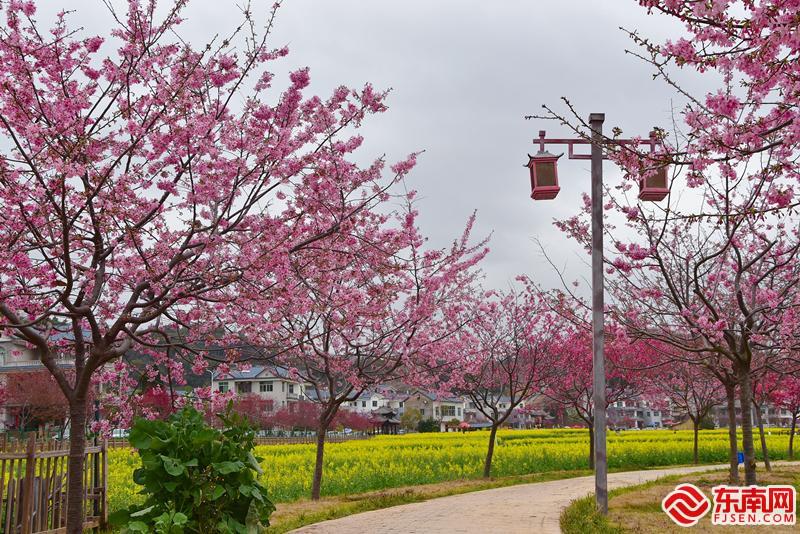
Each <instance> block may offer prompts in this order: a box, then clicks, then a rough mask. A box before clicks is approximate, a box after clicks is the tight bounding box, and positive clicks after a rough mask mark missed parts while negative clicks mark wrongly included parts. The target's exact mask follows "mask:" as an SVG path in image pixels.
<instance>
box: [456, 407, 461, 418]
mask: <svg viewBox="0 0 800 534" xmlns="http://www.w3.org/2000/svg"><path fill="white" fill-rule="evenodd" d="M456 413H458V416H459V417H461V408H457V409H456Z"/></svg>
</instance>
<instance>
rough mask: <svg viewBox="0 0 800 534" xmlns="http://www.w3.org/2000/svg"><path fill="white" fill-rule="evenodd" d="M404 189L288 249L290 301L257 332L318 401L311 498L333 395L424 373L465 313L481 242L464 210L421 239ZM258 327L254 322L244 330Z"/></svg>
mask: <svg viewBox="0 0 800 534" xmlns="http://www.w3.org/2000/svg"><path fill="white" fill-rule="evenodd" d="M412 198H413V193H409V194H408V195H406V201H407V202H408V203H409V204H407V206H408V209H407V210H405V211H403V212H399V213H393V214H388V215H387V214H378V213H377V212H375V213H370V212H367V211H361V212H360V213H359V214H358V216H356V217H353V218H351V219H350V221H349V223H348V224H347V225H346V226H347V229H346V230H343V231H342V232H341V233H339V234H338V235H337V236H332V237H331V238H330V239H329V240H328V241H329V244H328V245H326V248H325V249H322V248H320V247H310V248H308V249H306V250H304V251H303V252H302V253H298V254H296V255H295V256H294V257H293V261H292V277H293V280H294V285H292V286H291V288H290V289H288V290H287V293H290V294H291V296H290V297H287V298H286V301H287V302H289V303H290V304H289V306H288V309H286V310H285V311H284V313H283V316H282V318H281V319H280V329H279V330H278V331H276V332H275V338H274V339H273V340H269V339H266V340H265V341H264V343H265V344H270V343H271V344H272V345H273V346H282V347H283V348H282V349H281V350H280V351H277V353H278V355H277V357H276V358H277V361H278V362H279V363H280V364H281V365H282V366H284V367H286V368H287V369H290V372H291V373H292V374H293V375H294V376H295V377H297V378H298V379H300V380H302V381H303V382H304V383H306V384H308V386H307V387H306V394H307V395H308V396H309V397H310V398H311V400H312V401H313V402H315V403H317V404H318V405H319V407H320V410H319V412H318V419H317V424H316V425H315V429H316V432H317V451H316V461H315V468H314V478H313V482H312V490H311V497H312V499H319V498H320V494H321V489H322V475H323V473H322V467H323V459H324V450H325V436H326V433H327V431H328V429H330V428H331V425H332V424H333V423H334V421H335V418H336V416H337V414H338V413H339V409H340V407H341V406H342V404H344V403H346V402H349V401H353V400H356V399H357V398H358V397H359V396H360V395H361V393H363V392H364V391H365V390H367V389H370V388H374V387H376V386H378V385H380V384H382V383H384V382H386V381H389V380H392V379H398V378H405V379H406V380H407V381H410V382H415V381H425V380H428V379H431V377H434V376H436V375H435V374H432V373H430V372H429V370H431V369H436V370H442V369H446V368H448V366H452V365H454V362H455V361H456V360H457V359H458V358H460V357H461V356H462V355H463V354H464V353H463V351H461V350H460V347H459V346H457V345H458V340H459V339H460V338H458V337H457V336H455V334H456V333H457V332H458V331H459V330H460V329H461V328H463V326H464V325H465V324H466V323H467V322H468V321H469V319H470V317H471V316H472V310H471V308H470V306H469V305H468V303H469V302H470V300H471V299H472V287H473V285H474V282H475V279H476V277H477V276H478V274H479V273H478V271H477V270H476V269H475V266H476V264H477V263H478V262H479V261H480V260H481V259H482V258H483V256H484V255H485V254H486V252H487V249H486V248H485V242H479V243H477V244H473V243H471V242H470V233H471V229H472V225H473V222H474V218H472V219H470V221H469V223H468V225H467V228H466V229H465V231H464V233H463V235H462V236H461V237H460V238H459V239H458V240H456V241H455V242H454V243H453V245H452V246H451V247H450V248H449V249H442V250H433V249H428V250H425V249H423V248H422V247H423V239H422V237H421V236H420V235H419V232H418V231H417V229H416V227H415V212H414V211H413V209H411V207H410V201H411V199H412ZM263 330H264V329H263V328H262V327H261V326H260V323H258V322H256V323H254V329H253V332H252V335H256V336H257V335H261V334H260V332H262V331H263ZM268 331H271V330H268Z"/></svg>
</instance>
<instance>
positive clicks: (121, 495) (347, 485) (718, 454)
mask: <svg viewBox="0 0 800 534" xmlns="http://www.w3.org/2000/svg"><path fill="white" fill-rule="evenodd" d="M588 439H589V434H588V431H586V430H583V429H580V430H578V429H559V430H502V431H500V432H499V433H498V440H497V445H498V446H497V447H496V448H495V456H494V462H493V467H492V475H493V476H495V477H503V476H510V475H525V474H531V473H542V472H547V471H565V470H576V469H586V468H588V458H587V457H588V454H589V444H588ZM487 440H488V432H469V433H465V434H461V433H445V434H406V435H400V436H376V437H373V438H371V439H368V440H354V441H349V442H345V443H331V444H328V445H326V447H325V470H324V474H323V485H322V494H323V495H331V496H332V495H352V494H357V493H363V492H367V491H373V490H381V489H387V488H393V487H399V486H409V485H418V484H429V483H435V482H444V481H450V480H459V479H476V478H480V476H481V473H482V467H483V459H484V456H485V454H486V447H487ZM756 441H757V442H758V438H757V436H756ZM767 443H768V447H769V452H770V457H771V458H772V459H776V460H780V459H784V458H785V457H786V451H787V448H788V443H789V435H788V432H787V431H786V430H772V431H771V432H770V434H769V435H768V437H767ZM314 451H315V448H314V445H310V444H303V445H264V446H259V447H257V448H256V456H259V457H261V458H262V459H263V460H262V462H261V464H262V466H263V468H264V475H263V482H264V483H265V484H266V486H267V487H268V488H269V490H270V495H269V496H270V498H271V499H272V500H273V501H274V502H291V501H295V500H297V499H300V498H302V497H307V496H308V494H309V493H310V491H311V474H312V470H313V468H314ZM727 458H728V435H727V430H708V431H701V432H700V461H701V462H702V463H725V462H726V461H727ZM608 460H609V461H608V463H609V468H611V469H631V470H635V469H641V468H647V467H656V466H667V465H681V464H689V463H691V461H692V432H691V431H688V430H680V431H672V430H650V431H627V432H621V433H619V434H615V433H613V432H611V433H609V436H608ZM138 463H139V461H138V456H137V455H136V453H135V451H133V450H131V449H124V448H123V449H113V450H112V451H111V452H110V453H109V481H108V482H109V488H108V491H109V508H110V510H111V511H112V512H113V511H115V510H117V509H120V508H125V507H127V506H129V505H131V504H133V503H136V502H138V501H140V500H141V497H140V496H139V495H138V487H137V486H136V484H134V482H133V471H134V469H136V467H138Z"/></svg>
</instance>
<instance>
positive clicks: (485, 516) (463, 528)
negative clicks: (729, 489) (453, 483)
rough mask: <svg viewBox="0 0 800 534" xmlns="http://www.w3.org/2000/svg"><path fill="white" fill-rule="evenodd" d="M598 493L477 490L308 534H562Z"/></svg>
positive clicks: (631, 479) (652, 475) (636, 474)
mask: <svg viewBox="0 0 800 534" xmlns="http://www.w3.org/2000/svg"><path fill="white" fill-rule="evenodd" d="M726 467H727V466H724V465H722V466H697V467H680V468H672V469H653V470H649V471H630V472H626V473H611V474H609V475H608V486H609V488H610V489H614V488H619V487H621V486H630V485H636V484H641V483H644V482H647V481H650V480H654V479H657V478H660V477H663V476H666V475H676V474H683V473H692V472H695V471H708V470H711V469H715V468H719V469H725V468H726ZM593 492H594V477H591V476H588V477H579V478H568V479H564V480H553V481H550V482H538V483H536V484H521V485H519V486H509V487H505V488H498V489H491V490H484V491H475V492H472V493H464V494H462V495H452V496H450V497H441V498H439V499H431V500H429V501H424V502H418V503H413V504H404V505H401V506H394V507H392V508H384V509H383V510H373V511H371V512H364V513H361V514H355V515H351V516H347V517H343V518H341V519H334V520H331V521H324V522H322V523H317V524H314V525H309V526H306V527H303V528H300V529H298V530H294V531H293V532H297V533H304V534H393V533H396V534H401V533H402V534H437V533H441V534H444V533H447V534H456V533H470V534H471V533H475V534H495V533H497V534H517V533H519V534H523V533H526V534H529V533H535V534H540V533H541V534H550V533H554V534H555V533H558V532H560V529H559V527H558V519H559V516H560V515H561V511H562V510H563V509H564V508H565V507H566V506H567V505H568V504H569V503H570V502H571V501H573V500H575V499H578V498H580V497H585V496H586V495H588V494H590V493H593Z"/></svg>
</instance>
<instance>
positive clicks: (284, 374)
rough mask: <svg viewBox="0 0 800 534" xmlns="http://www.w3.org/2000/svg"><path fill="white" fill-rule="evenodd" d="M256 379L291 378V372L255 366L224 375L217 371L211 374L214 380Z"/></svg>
mask: <svg viewBox="0 0 800 534" xmlns="http://www.w3.org/2000/svg"><path fill="white" fill-rule="evenodd" d="M256 378H284V379H287V380H292V379H291V378H289V371H288V370H287V369H284V368H283V367H277V366H269V367H267V366H265V365H253V366H251V367H250V368H249V369H247V370H231V371H228V372H227V373H225V374H223V375H218V374H217V372H216V371H212V372H211V379H212V380H223V379H224V380H253V379H256Z"/></svg>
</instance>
